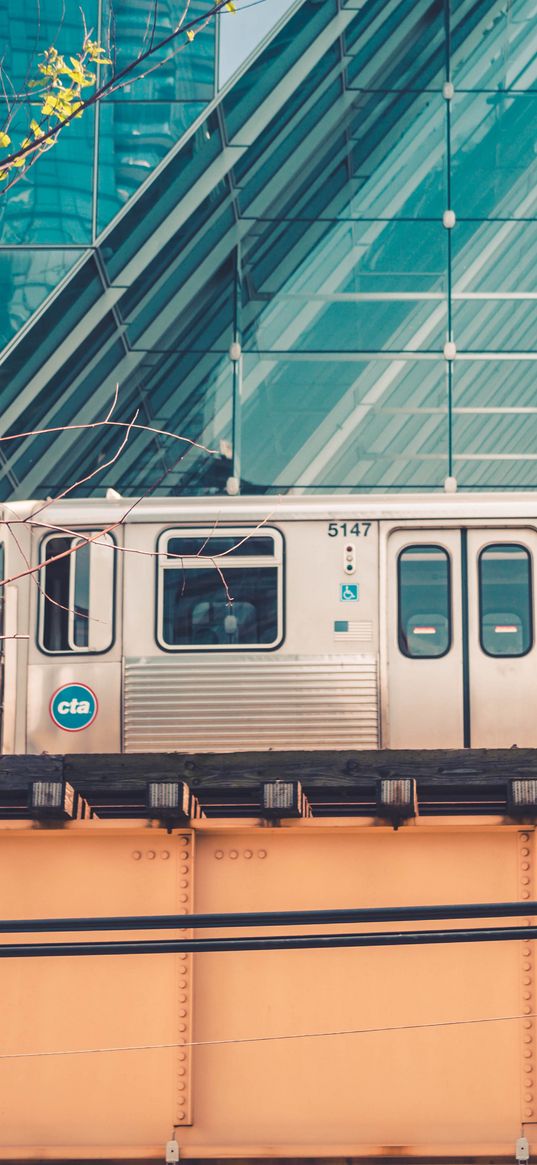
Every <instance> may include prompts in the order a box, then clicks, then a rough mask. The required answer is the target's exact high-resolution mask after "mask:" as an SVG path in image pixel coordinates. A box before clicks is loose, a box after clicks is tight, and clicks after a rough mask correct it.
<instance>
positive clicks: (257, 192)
mask: <svg viewBox="0 0 537 1165" xmlns="http://www.w3.org/2000/svg"><path fill="white" fill-rule="evenodd" d="M339 64H340V54H339V47H338V46H337V45H334V46H333V47H332V48H330V49H328V50H327V52H326V53H324V54H323V57H322V59H321V60H320V61H318V62H317V64H316V65H315V66H314V67H313V68H312V69H311V70H310V72H309V73H308V74H307V76H306V77H305V78H304V81H303V83H302V85H301V86H300V88H299V90H298V91H295V92H293V93H292V94H291V95H290V97H289V98H288V100H287V101H286V102H285V103H284V105H283V106H282V108H281V109H280V110H278V112H277V113H276V114H275V116H274V117H273V118H272V120H271V121H270V122H269V124H268V126H267V127H266V129H264V131H263V133H262V134H261V135H260V136H259V137H257V138H256V139H255V140H254V142H252V144H251V146H249V148H248V150H245V151H244V152H243V153H240V154H239V156H238V158H237V161H236V163H235V165H234V167H233V181H234V185H235V186H236V187H237V192H238V198H239V203H240V207H241V212H242V213H243V214H246V213H247V212H248V208H249V207H250V205H251V203H252V201H253V199H254V198H255V199H256V216H257V217H260V216H262V215H263V214H264V212H265V209H267V211H268V212H269V213H270V208H271V206H272V202H273V196H271V193H270V189H269V190H266V187H267V184H268V182H269V180H270V179H271V178H272V177H273V176H274V175H275V174H278V173H282V172H284V168H285V173H286V175H288V176H289V175H290V174H292V173H294V172H295V170H297V169H298V168H299V166H300V159H301V158H303V156H304V152H305V149H306V148H307V143H308V141H311V142H312V143H316V146H317V149H318V148H319V128H320V126H322V124H323V119H324V118H325V117H327V116H329V115H330V114H331V111H332V109H333V106H334V103H335V102H336V101H338V100H339V99H340V97H341V95H342V92H343V86H342V82H341V75H340V69H339ZM332 71H334V72H335V78H334V80H333V81H329V80H328V78H329V75H330V73H331V72H332ZM314 148H315V147H314Z"/></svg>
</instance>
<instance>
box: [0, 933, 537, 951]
mask: <svg viewBox="0 0 537 1165" xmlns="http://www.w3.org/2000/svg"><path fill="white" fill-rule="evenodd" d="M532 938H537V926H496V927H474V928H471V927H470V928H468V929H467V930H461V929H459V930H407V931H395V932H393V933H392V934H390V933H386V932H384V933H383V932H376V933H375V932H371V931H370V932H369V933H366V934H292V935H282V934H279V935H274V936H272V935H266V936H264V937H252V938H197V939H196V938H193V939H133V940H128V941H127V942H82V943H73V942H69V943H64V942H60V943H5V944H4V945H0V958H2V959H14V958H27V959H36V958H40V957H43V956H50V955H53V956H59V955H69V956H73V955H167V954H168V955H173V954H184V953H186V952H191V953H194V954H195V953H198V954H202V953H205V952H223V951H297V950H314V949H321V950H323V949H324V950H330V949H332V948H334V947H407V946H414V947H416V946H425V945H431V944H434V945H437V944H441V943H475V942H489V943H490V942H506V941H509V940H514V939H524V940H528V939H532Z"/></svg>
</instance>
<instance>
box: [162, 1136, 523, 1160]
mask: <svg viewBox="0 0 537 1165" xmlns="http://www.w3.org/2000/svg"><path fill="white" fill-rule="evenodd" d="M517 1143H518V1142H517ZM164 1160H165V1161H166V1165H173V1162H174V1161H178V1160H179V1145H178V1143H177V1141H166V1156H165V1158H164ZM525 1160H527V1158H525Z"/></svg>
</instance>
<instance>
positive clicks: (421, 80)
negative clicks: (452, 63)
mask: <svg viewBox="0 0 537 1165" xmlns="http://www.w3.org/2000/svg"><path fill="white" fill-rule="evenodd" d="M345 50H346V52H347V53H352V54H353V59H352V61H351V63H350V64H349V66H348V70H347V84H348V86H349V88H356V89H360V90H364V89H368V90H372V89H377V90H385V89H426V88H428V87H429V86H430V87H434V88H436V90H438V88H439V85H438V79H439V75H440V74H441V72H442V70H443V68H444V62H445V20H444V11H443V5H442V4H439V3H438V0H376V2H375V3H372V4H369V3H368V4H365V5H364V6H363V10H362V12H360V14H359V15H358V16H357V17H356V19H355V20H354V21H353V23H352V25H351V27H350V29H349V30H348V31H347V33H346V34H345Z"/></svg>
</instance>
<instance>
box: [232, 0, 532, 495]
mask: <svg viewBox="0 0 537 1165" xmlns="http://www.w3.org/2000/svg"><path fill="white" fill-rule="evenodd" d="M344 48H345V55H346V58H347V62H348V63H347V65H346V68H345V70H344V74H343V76H342V84H343V86H344V94H343V93H342V100H343V99H344V98H346V100H347V102H348V106H349V109H348V113H347V115H345V114H344V115H343V116H342V117H341V118H340V120H339V124H336V125H335V126H333V128H332V129H331V130H329V129H328V122H327V132H329V133H330V147H329V151H323V149H322V148H321V149H320V150H319V153H318V165H317V166H316V167H315V166H314V167H313V168H312V169H310V170H309V172H307V174H306V175H305V176H304V180H303V181H302V183H301V181H300V178H298V180H297V181H295V183H294V184H293V183H291V188H290V189H289V193H288V197H287V199H285V200H282V201H281V202H280V204H279V206H278V213H277V214H275V215H274V216H273V218H272V216H271V221H270V223H269V222H268V220H263V224H262V223H261V222H260V221H259V220H258V221H257V222H256V223H255V224H254V223H253V224H252V235H253V236H254V237H253V238H252V239H251V240H249V239H248V238H246V240H245V242H244V243H243V247H242V335H243V348H244V355H243V371H242V376H243V384H242V395H241V418H242V424H241V437H242V441H241V444H242V456H241V467H242V475H243V478H244V479H245V485H246V486H247V487H248V488H252V487H253V488H255V489H259V488H261V489H266V488H267V487H269V488H270V487H272V488H273V487H277V488H283V489H285V488H296V487H299V488H303V489H307V490H311V489H312V488H316V489H326V490H330V491H333V490H340V489H358V488H366V489H387V490H392V489H394V490H399V489H407V488H422V489H423V488H430V487H432V488H439V487H441V486H442V483H443V480H444V478H445V477H446V476H448V475H455V476H456V477H457V479H458V482H459V485H460V486H461V487H463V488H467V487H472V488H473V487H479V488H490V487H492V488H497V487H502V488H505V487H509V486H519V487H527V488H535V484H536V462H535V457H536V452H535V451H536V450H537V440H536V438H537V407H536V403H535V392H534V390H533V386H534V383H535V373H536V371H537V365H536V364H535V360H536V356H537V347H536V340H537V324H536V313H535V297H536V292H537V285H536V274H535V272H536V267H535V262H534V259H535V256H536V251H535V250H534V247H535V244H536V242H537V233H536V231H537V221H536V219H537V196H536V189H537V185H536V176H537V159H536V154H535V125H536V124H537V82H536V76H537V56H536V51H535V50H536V48H537V6H536V5H535V3H534V0H512V2H511V3H508V4H501V5H500V4H491V3H490V2H488V3H482V4H479V3H470V2H468V0H451V3H444V4H439V3H434V2H431V0H412V2H410V3H408V4H405V3H398V4H394V5H392V6H391V8H390V5H389V4H384V3H379V4H378V5H375V4H367V5H365V6H364V8H363V9H362V11H361V12H360V13H359V14H358V15H357V16H356V19H355V21H354V22H353V24H352V25H351V27H350V28H349V30H348V32H347V33H346V35H345V38H344ZM349 58H350V59H349ZM351 94H353V95H354V101H353V102H352V104H351ZM283 116H285V112H284V114H283ZM306 118H307V114H306V116H305V118H304V119H303V121H302V131H303V133H304V134H305V133H307V128H308V127H307V122H306ZM310 118H311V124H312V125H314V126H322V124H323V107H322V90H321V88H320V87H319V88H318V89H317V88H315V87H314V92H313V98H312V101H311V113H310ZM299 142H300V134H299V135H298V136H297V140H296V143H295V148H297V149H299V148H300V145H299ZM240 177H241V181H243V175H242V174H241V176H240ZM258 202H259V199H258ZM244 213H245V215H246V216H248V215H249V214H250V213H251V207H248V206H247V205H245V206H244ZM446 342H449V345H450V346H449V347H445V345H446ZM453 356H454V358H453V359H452V358H451V357H453ZM446 357H450V358H446ZM532 390H533V391H532Z"/></svg>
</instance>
